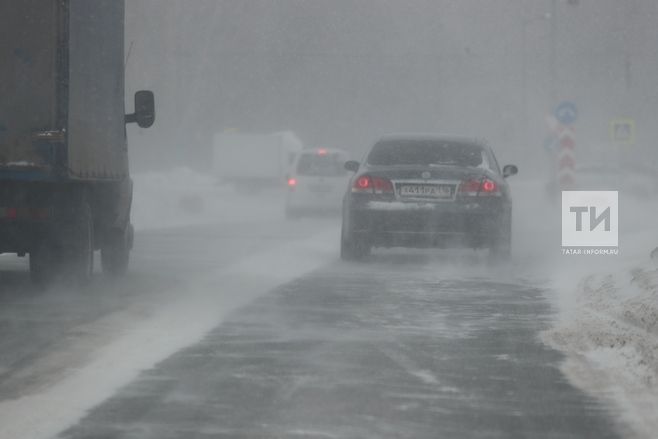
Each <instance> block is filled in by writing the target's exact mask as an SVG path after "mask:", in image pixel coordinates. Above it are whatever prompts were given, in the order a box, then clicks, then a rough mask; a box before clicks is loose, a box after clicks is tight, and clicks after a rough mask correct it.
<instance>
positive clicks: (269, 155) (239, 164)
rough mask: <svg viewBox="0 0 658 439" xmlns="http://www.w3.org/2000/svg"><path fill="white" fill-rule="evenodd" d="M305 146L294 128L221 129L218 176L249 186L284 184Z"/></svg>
mask: <svg viewBox="0 0 658 439" xmlns="http://www.w3.org/2000/svg"><path fill="white" fill-rule="evenodd" d="M302 148H303V145H302V142H301V141H300V140H299V138H298V137H297V136H296V135H295V134H294V133H293V132H290V131H283V132H278V133H271V134H257V133H242V132H235V131H229V132H221V133H217V134H215V135H214V137H213V169H214V173H215V177H216V178H217V179H218V180H219V181H220V182H223V183H230V184H234V185H236V187H239V188H241V189H246V190H258V189H263V188H268V187H279V188H280V187H281V185H282V183H283V181H284V178H285V175H286V174H287V172H288V171H289V169H290V166H291V164H292V162H293V161H294V159H295V155H296V154H297V153H299V152H300V151H301V150H302Z"/></svg>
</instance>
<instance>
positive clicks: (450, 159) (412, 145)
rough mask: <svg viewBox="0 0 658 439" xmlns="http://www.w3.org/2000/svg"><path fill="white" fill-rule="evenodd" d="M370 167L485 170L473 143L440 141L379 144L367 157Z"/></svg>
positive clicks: (482, 154)
mask: <svg viewBox="0 0 658 439" xmlns="http://www.w3.org/2000/svg"><path fill="white" fill-rule="evenodd" d="M367 161H368V163H369V164H371V165H380V166H394V165H449V166H468V167H488V162H487V160H486V155H485V151H484V149H483V148H482V147H481V146H479V145H476V144H473V143H466V142H455V141H442V140H425V139H423V140H383V141H380V142H378V143H377V144H375V146H374V147H373V148H372V150H371V151H370V154H368V159H367Z"/></svg>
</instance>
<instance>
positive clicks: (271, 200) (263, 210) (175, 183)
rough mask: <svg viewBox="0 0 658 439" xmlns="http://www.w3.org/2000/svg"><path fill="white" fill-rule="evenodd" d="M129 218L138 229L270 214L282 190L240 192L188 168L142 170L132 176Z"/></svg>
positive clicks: (205, 222) (206, 222)
mask: <svg viewBox="0 0 658 439" xmlns="http://www.w3.org/2000/svg"><path fill="white" fill-rule="evenodd" d="M133 182H134V196H133V197H134V199H133V208H132V222H133V225H134V226H135V228H136V229H137V230H140V229H142V230H143V229H162V228H169V227H178V226H187V225H198V224H211V223H217V222H227V221H241V220H243V219H244V218H249V217H257V216H263V215H271V212H272V211H273V210H274V211H276V210H275V209H276V208H278V207H279V206H280V212H281V218H283V203H284V198H283V191H282V190H281V188H280V187H279V188H271V189H266V190H263V191H262V192H256V193H253V192H250V193H244V194H243V193H239V191H238V190H236V188H234V187H232V186H230V185H226V184H219V183H218V182H217V180H216V179H215V178H214V177H213V176H211V175H208V174H202V173H199V172H196V171H193V170H191V169H189V168H182V167H181V168H176V169H172V170H169V171H158V172H144V173H138V174H135V175H134V176H133Z"/></svg>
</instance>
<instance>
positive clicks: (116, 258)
mask: <svg viewBox="0 0 658 439" xmlns="http://www.w3.org/2000/svg"><path fill="white" fill-rule="evenodd" d="M133 233H134V232H133V226H132V224H129V225H128V227H127V228H126V230H113V231H110V232H109V233H108V234H107V236H106V237H105V239H104V242H103V245H102V246H101V267H102V268H103V273H104V274H105V275H107V276H112V277H119V276H123V275H125V274H126V272H127V271H128V263H129V261H130V250H131V248H132V241H133Z"/></svg>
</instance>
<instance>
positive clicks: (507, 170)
mask: <svg viewBox="0 0 658 439" xmlns="http://www.w3.org/2000/svg"><path fill="white" fill-rule="evenodd" d="M518 173H519V168H517V167H516V166H515V165H505V166H503V178H507V177H509V176H511V175H516V174H518Z"/></svg>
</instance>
